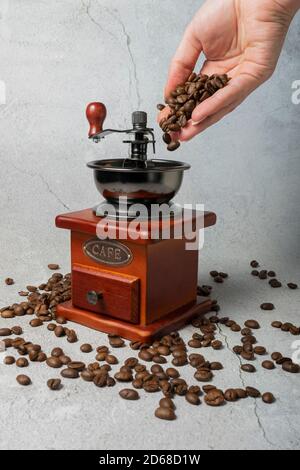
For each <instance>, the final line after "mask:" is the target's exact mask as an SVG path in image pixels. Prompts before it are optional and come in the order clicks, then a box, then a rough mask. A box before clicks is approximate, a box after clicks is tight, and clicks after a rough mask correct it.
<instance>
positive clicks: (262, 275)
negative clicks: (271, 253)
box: [258, 269, 268, 279]
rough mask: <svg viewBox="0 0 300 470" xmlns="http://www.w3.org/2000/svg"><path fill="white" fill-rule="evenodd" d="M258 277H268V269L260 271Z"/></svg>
mask: <svg viewBox="0 0 300 470" xmlns="http://www.w3.org/2000/svg"><path fill="white" fill-rule="evenodd" d="M258 277H259V279H267V277H268V273H267V271H266V270H265V269H263V270H262V271H259V273H258Z"/></svg>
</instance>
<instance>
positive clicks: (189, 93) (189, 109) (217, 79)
mask: <svg viewBox="0 0 300 470" xmlns="http://www.w3.org/2000/svg"><path fill="white" fill-rule="evenodd" d="M229 80H230V78H229V77H228V76H227V75H226V74H223V75H217V74H214V75H211V76H210V77H209V76H208V75H204V74H201V73H200V74H196V73H195V72H193V73H192V74H191V75H190V76H189V78H188V79H187V81H186V82H185V83H182V84H180V85H178V86H177V88H176V89H175V90H174V91H172V92H171V96H170V98H169V99H168V100H166V105H168V107H169V113H168V115H167V116H166V117H164V118H163V119H162V120H161V121H160V123H159V125H160V127H161V129H162V130H163V132H164V135H163V141H164V142H165V143H166V144H167V149H168V150H170V151H174V150H176V149H178V147H179V146H180V143H179V141H174V140H172V137H171V135H170V132H178V131H180V130H181V129H182V128H183V127H185V126H186V125H187V123H188V121H189V119H191V116H192V113H193V111H194V109H195V108H196V106H198V105H199V104H200V103H202V102H203V101H204V100H206V99H207V98H209V97H210V96H212V95H213V94H214V93H216V92H217V91H218V90H220V89H221V88H224V86H226V85H227V83H228V82H229ZM164 108H165V105H164V104H158V105H157V109H158V110H159V111H162V110H163V109H164Z"/></svg>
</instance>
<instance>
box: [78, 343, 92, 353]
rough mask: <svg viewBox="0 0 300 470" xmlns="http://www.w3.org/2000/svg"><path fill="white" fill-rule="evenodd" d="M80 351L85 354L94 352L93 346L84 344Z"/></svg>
mask: <svg viewBox="0 0 300 470" xmlns="http://www.w3.org/2000/svg"><path fill="white" fill-rule="evenodd" d="M80 351H81V352H83V353H90V352H91V351H93V348H92V346H91V344H89V343H84V344H82V345H81V346H80Z"/></svg>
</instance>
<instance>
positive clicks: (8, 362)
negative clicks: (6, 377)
mask: <svg viewBox="0 0 300 470" xmlns="http://www.w3.org/2000/svg"><path fill="white" fill-rule="evenodd" d="M15 361H16V360H15V358H14V357H13V356H6V357H5V358H4V360H3V362H4V364H6V365H11V364H14V363H15Z"/></svg>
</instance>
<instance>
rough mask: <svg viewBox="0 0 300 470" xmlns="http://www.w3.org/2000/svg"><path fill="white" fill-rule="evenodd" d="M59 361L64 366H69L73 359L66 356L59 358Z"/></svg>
mask: <svg viewBox="0 0 300 470" xmlns="http://www.w3.org/2000/svg"><path fill="white" fill-rule="evenodd" d="M59 359H60V361H61V362H62V364H63V365H64V366H66V365H68V364H69V363H70V362H71V358H70V357H69V356H66V355H65V354H62V355H61V356H59Z"/></svg>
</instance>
